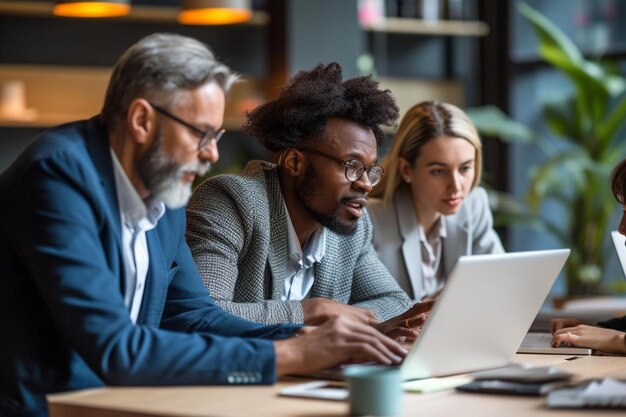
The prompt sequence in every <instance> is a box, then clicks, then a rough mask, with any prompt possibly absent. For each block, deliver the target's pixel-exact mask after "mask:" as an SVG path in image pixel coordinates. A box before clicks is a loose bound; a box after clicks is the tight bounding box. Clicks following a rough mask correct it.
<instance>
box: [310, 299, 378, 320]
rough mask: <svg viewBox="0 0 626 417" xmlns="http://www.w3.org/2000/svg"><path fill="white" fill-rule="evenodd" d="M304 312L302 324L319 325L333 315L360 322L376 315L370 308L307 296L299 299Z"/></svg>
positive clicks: (374, 318)
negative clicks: (304, 298)
mask: <svg viewBox="0 0 626 417" xmlns="http://www.w3.org/2000/svg"><path fill="white" fill-rule="evenodd" d="M300 303H301V304H302V312H303V314H304V324H308V325H313V326H315V325H320V324H323V323H325V322H327V321H328V320H330V319H332V318H335V317H350V318H352V319H354V320H356V321H358V322H360V323H365V324H368V323H372V322H375V321H376V316H374V313H373V312H372V311H371V310H368V309H366V308H361V307H355V306H351V305H347V304H342V303H340V302H338V301H335V300H331V299H328V298H321V297H316V298H309V299H307V300H302V301H300Z"/></svg>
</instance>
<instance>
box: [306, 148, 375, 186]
mask: <svg viewBox="0 0 626 417" xmlns="http://www.w3.org/2000/svg"><path fill="white" fill-rule="evenodd" d="M297 149H298V150H299V151H302V152H308V153H312V154H313V155H318V156H321V157H323V158H326V159H330V160H331V161H335V162H337V163H339V164H341V165H343V166H344V167H346V172H345V175H346V179H347V180H348V181H350V182H355V181H357V180H358V179H359V178H361V177H362V176H363V172H367V178H368V179H369V180H370V184H372V186H374V185H376V184H378V183H379V182H380V179H381V178H382V177H383V175H384V174H385V171H384V170H383V167H381V166H380V165H378V164H374V165H371V166H369V167H366V166H365V164H364V163H363V162H361V161H359V160H358V159H348V160H345V161H344V160H343V159H341V158H337V157H335V156H332V155H329V154H327V153H326V152H321V151H317V150H315V149H311V148H297Z"/></svg>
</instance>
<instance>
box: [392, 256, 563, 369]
mask: <svg viewBox="0 0 626 417" xmlns="http://www.w3.org/2000/svg"><path fill="white" fill-rule="evenodd" d="M569 254H570V250H569V249H557V250H546V251H533V252H517V253H506V254H497V255H474V256H462V257H461V258H459V260H458V262H457V264H456V266H455V267H454V269H453V270H452V273H451V274H450V276H449V277H448V280H447V282H446V285H445V286H444V289H443V291H442V292H441V295H440V297H439V299H438V301H437V303H435V306H434V307H433V310H432V311H431V314H430V317H429V318H428V320H427V321H426V323H425V325H424V327H423V328H422V331H421V332H420V335H419V337H418V338H417V340H416V341H415V343H414V344H413V346H412V348H411V350H410V352H409V354H408V355H407V357H406V358H405V360H404V362H403V364H402V366H401V373H402V376H403V378H404V379H405V380H410V379H418V378H427V377H433V376H444V375H451V374H458V373H465V372H472V371H478V370H483V369H489V368H498V367H504V366H507V365H509V364H510V363H511V360H512V359H513V357H514V356H515V353H516V351H517V349H518V347H519V346H520V343H521V342H522V339H524V336H525V335H526V333H527V331H528V328H529V327H530V325H531V323H532V321H533V319H534V318H535V315H536V314H537V312H538V311H539V308H540V307H541V305H542V304H543V302H544V300H545V298H546V296H547V295H548V292H549V291H550V288H552V285H553V284H554V281H555V280H556V277H557V276H558V274H559V272H560V271H561V269H562V268H563V265H564V264H565V261H566V260H567V257H568V256H569Z"/></svg>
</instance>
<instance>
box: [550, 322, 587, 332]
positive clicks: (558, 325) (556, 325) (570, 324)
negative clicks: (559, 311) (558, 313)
mask: <svg viewBox="0 0 626 417" xmlns="http://www.w3.org/2000/svg"><path fill="white" fill-rule="evenodd" d="M579 324H583V322H582V321H580V320H578V319H573V318H570V319H552V320H550V333H552V334H554V332H556V331H557V330H561V329H562V328H564V327H574V326H578V325H579Z"/></svg>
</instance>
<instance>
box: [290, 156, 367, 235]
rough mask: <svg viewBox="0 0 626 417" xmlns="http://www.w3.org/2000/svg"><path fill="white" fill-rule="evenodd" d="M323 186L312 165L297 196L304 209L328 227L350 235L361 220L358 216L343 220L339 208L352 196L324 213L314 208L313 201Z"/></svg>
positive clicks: (340, 233)
mask: <svg viewBox="0 0 626 417" xmlns="http://www.w3.org/2000/svg"><path fill="white" fill-rule="evenodd" d="M321 189H322V186H321V184H320V182H319V179H318V177H317V175H315V172H313V169H312V167H310V166H309V169H308V170H307V172H306V173H305V174H304V178H303V179H302V184H300V185H299V186H298V187H297V197H298V200H299V201H300V204H302V206H303V207H304V210H305V211H306V212H307V213H308V214H309V216H311V217H312V218H313V219H315V221H317V222H318V223H319V224H321V225H322V226H324V227H326V228H328V229H329V230H331V231H332V232H334V233H337V234H338V235H343V236H350V235H352V234H354V232H355V231H356V226H357V223H358V221H359V219H358V218H357V217H354V218H353V219H352V220H351V221H348V222H347V223H346V222H343V221H342V220H341V218H340V217H339V210H341V208H342V206H343V205H344V204H345V201H348V200H350V199H351V198H350V197H343V198H341V199H340V200H339V201H338V202H337V204H336V205H335V208H334V209H333V211H332V212H331V213H329V214H326V213H322V212H320V211H317V210H316V209H314V208H313V205H312V203H313V201H315V199H316V198H318V196H319V191H320V190H321Z"/></svg>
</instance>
